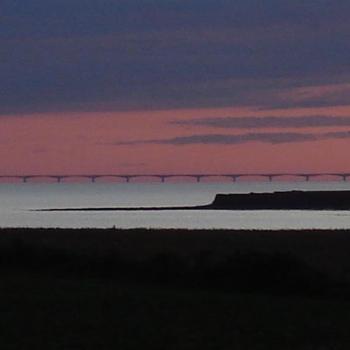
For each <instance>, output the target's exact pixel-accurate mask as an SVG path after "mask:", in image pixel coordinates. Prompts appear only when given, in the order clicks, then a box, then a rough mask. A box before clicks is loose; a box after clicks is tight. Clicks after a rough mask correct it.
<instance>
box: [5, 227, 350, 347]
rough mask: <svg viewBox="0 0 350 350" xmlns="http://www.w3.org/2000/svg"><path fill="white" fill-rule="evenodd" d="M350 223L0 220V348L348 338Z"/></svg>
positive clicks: (341, 341)
mask: <svg viewBox="0 0 350 350" xmlns="http://www.w3.org/2000/svg"><path fill="white" fill-rule="evenodd" d="M349 244H350V232H347V231H333V232H326V231H299V232H296V231H284V232H273V233H272V232H266V231H265V232H264V231H261V232H256V231H251V232H238V231H185V230H171V231H164V230H149V231H148V230H130V231H118V230H113V229H110V230H31V229H11V230H5V229H4V230H1V231H0V254H1V255H0V266H1V269H0V273H1V285H0V343H1V349H41V348H42V349H114V348H116V349H145V348H153V349H204V350H205V349H248V350H254V349H349V348H350V336H349V331H348V325H349V324H350V298H349V295H348V291H349V287H348V284H349V272H350V269H349V267H350V257H349Z"/></svg>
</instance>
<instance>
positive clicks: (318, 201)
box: [32, 191, 350, 212]
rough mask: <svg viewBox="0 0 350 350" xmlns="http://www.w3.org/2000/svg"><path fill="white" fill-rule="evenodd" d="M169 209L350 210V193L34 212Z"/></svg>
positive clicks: (245, 195) (241, 196)
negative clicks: (199, 203)
mask: <svg viewBox="0 0 350 350" xmlns="http://www.w3.org/2000/svg"><path fill="white" fill-rule="evenodd" d="M165 210H350V191H283V192H272V193H243V194H242V193H235V194H217V195H216V196H215V199H214V201H213V202H212V203H209V204H204V205H195V206H165V207H158V206H156V207H155V206H153V207H100V208H98V207H96V208H94V207H86V208H50V209H34V210H32V211H46V212H50V211H165Z"/></svg>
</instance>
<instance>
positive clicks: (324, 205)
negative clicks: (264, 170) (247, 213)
mask: <svg viewBox="0 0 350 350" xmlns="http://www.w3.org/2000/svg"><path fill="white" fill-rule="evenodd" d="M210 208H211V209H231V210H242V209H244V210H245V209H247V210H254V209H303V210H307V209H309V210H311V209H314V210H326V209H328V210H348V209H350V191H289V192H273V193H244V194H218V195H216V197H215V199H214V202H213V203H212V204H211V205H210Z"/></svg>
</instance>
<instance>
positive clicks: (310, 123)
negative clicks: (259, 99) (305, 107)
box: [173, 115, 350, 129]
mask: <svg viewBox="0 0 350 350" xmlns="http://www.w3.org/2000/svg"><path fill="white" fill-rule="evenodd" d="M173 124H176V125H184V126H188V125H190V126H206V127H214V128H227V129H262V128H305V127H339V126H350V117H342V116H325V115H311V116H301V117H276V116H264V117H254V116H246V117H221V118H220V117H217V118H199V119H191V120H176V121H173Z"/></svg>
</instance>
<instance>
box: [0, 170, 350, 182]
mask: <svg viewBox="0 0 350 350" xmlns="http://www.w3.org/2000/svg"><path fill="white" fill-rule="evenodd" d="M283 177H284V178H286V177H288V178H289V177H293V178H301V179H303V180H305V181H309V180H311V179H313V178H320V177H335V178H339V179H340V180H343V181H347V179H348V177H350V173H333V172H332V173H223V174H61V175H57V174H32V175H31V174H27V175H0V180H2V181H4V180H6V179H7V180H14V179H15V180H18V181H21V182H24V183H26V182H30V181H31V180H45V179H53V180H55V181H56V182H57V183H60V182H64V180H66V179H88V180H90V181H91V182H96V180H98V179H103V178H119V179H123V180H125V182H131V181H132V180H134V179H138V178H154V179H159V180H160V181H161V182H166V180H167V179H171V178H181V179H184V178H187V179H195V180H196V181H197V182H201V180H202V179H205V178H229V179H232V181H233V182H235V181H237V180H238V179H242V178H246V179H247V178H263V179H266V180H268V181H273V180H277V179H281V178H283Z"/></svg>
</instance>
